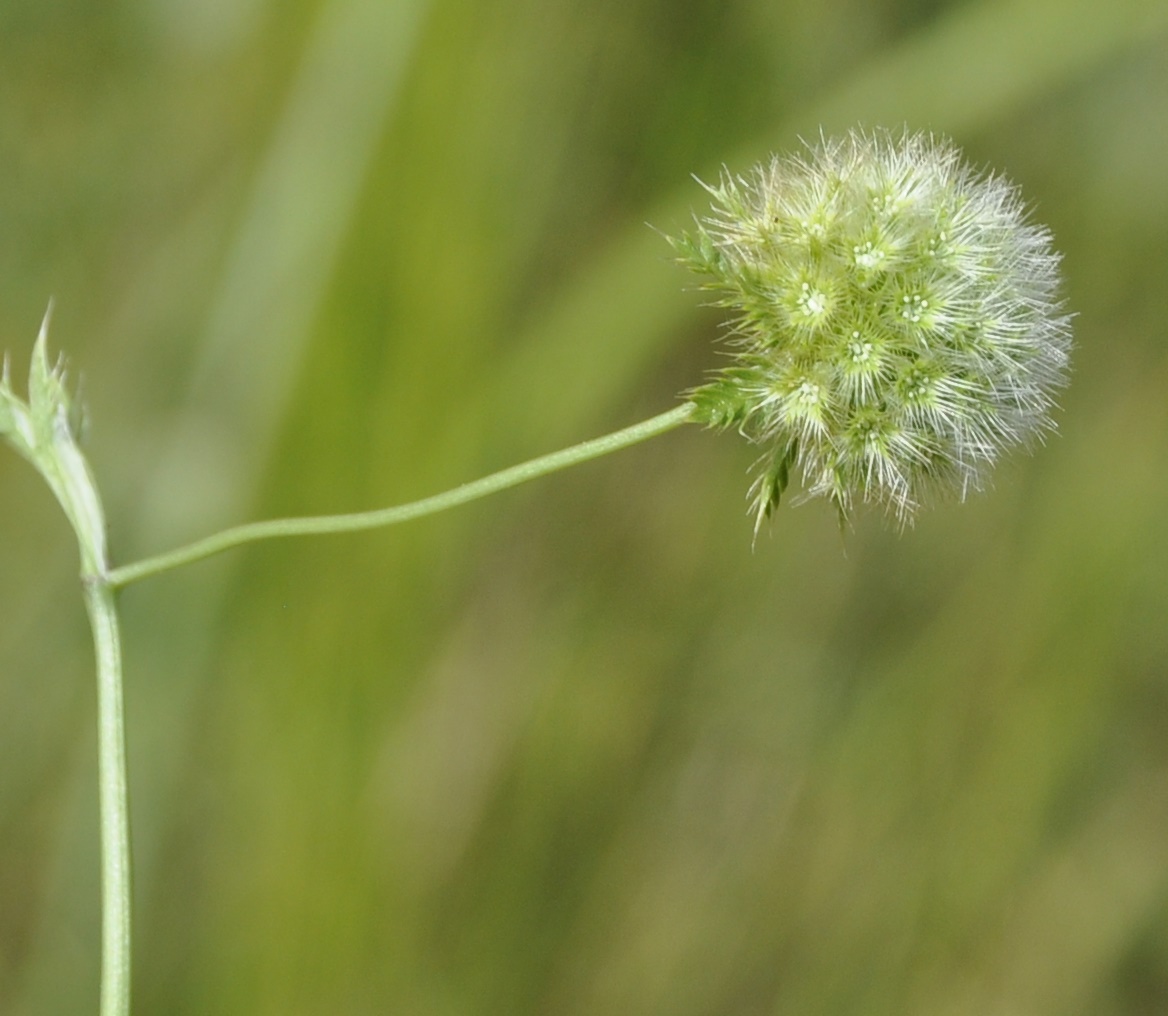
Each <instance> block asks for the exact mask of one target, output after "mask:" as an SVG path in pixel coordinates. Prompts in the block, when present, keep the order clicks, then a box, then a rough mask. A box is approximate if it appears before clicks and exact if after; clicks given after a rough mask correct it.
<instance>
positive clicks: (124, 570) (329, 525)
mask: <svg viewBox="0 0 1168 1016" xmlns="http://www.w3.org/2000/svg"><path fill="white" fill-rule="evenodd" d="M692 414H693V405H692V403H689V402H687V403H684V404H683V405H680V406H677V407H676V408H675V409H671V410H669V412H667V413H661V414H660V415H659V416H654V417H652V418H651V419H648V420H643V421H642V422H641V423H636V424H633V425H632V426H631V427H626V428H624V429H623V430H618V431H616V432H615V433H612V434H606V435H604V436H603V437H598V438H593V439H592V440H591V441H584V442H583V443H581V444H578V445H573V446H572V447H571V448H565V449H562V450H561V451H558V452H552V453H551V454H549V455H543V456H540V457H539V458H536V459H531V460H530V461H528V462H524V463H521V464H520V465H517V466H511V467H510V468H509V469H504V470H501V471H500V472H498V473H492V474H491V475H490V476H485V477H483V478H482V479H480V480H474V481H472V482H471V483H464V484H463V485H462V486H460V487H454V488H453V489H452V490H448V491H446V492H445V493H442V494H435V495H434V496H432V497H427V498H423V499H422V500H420V501H411V502H409V503H408V504H403V505H396V506H394V507H392V508H379V509H375V510H374V511H367V512H353V513H351V514H346V515H316V516H309V517H306V518H294V519H270V520H268V521H266V522H252V523H248V524H246V525H242V526H235V527H233V528H231V529H225V530H223V532H221V533H216V534H215V535H214V536H208V537H206V538H205V539H202V540H197V541H195V542H194V543H190V544H188V545H187V546H185V547H180V548H178V549H177V550H172V551H169V552H167V553H165V554H159V555H157V556H156V557H149V558H146V559H144V560H142V561H138V562H137V563H135V564H129V565H123V566H122V567H121V568H115V569H113V570H112V571H110V572H108V573H107V575H106V582H107V583H108V585H109V587H110V588H111V589H120V588H121V587H122V586H128V585H129V584H130V583H131V582H138V581H139V580H141V579H145V578H149V577H150V576H152V575H158V574H160V573H161V572H165V571H169V570H170V569H172V568H178V567H181V566H182V565H185V564H191V563H193V562H195V561H200V560H202V559H203V558H205V557H211V556H212V555H213V554H219V553H222V552H223V551H225V550H230V549H231V548H232V547H238V546H240V545H241V544H244V543H252V542H254V541H256V540H270V539H273V538H275V537H280V536H307V535H310V534H313V533H348V532H353V531H355V530H359V529H376V528H378V527H380V526H392V525H394V524H396V523H398V522H406V521H408V520H410V519H417V518H421V517H422V516H424V515H433V514H435V513H436V512H440V511H445V510H446V509H447V508H453V507H455V506H456V505H460V504H466V502H468V501H474V500H476V499H478V498H480V497H485V496H486V495H488V494H494V493H496V492H497V491H500V490H506V489H507V488H508V487H514V486H517V485H518V484H520V483H525V482H526V481H527V480H533V479H535V478H536V477H539V476H546V475H547V474H548V473H554V472H556V471H558V470H560V469H565V468H567V467H568V466H572V465H575V464H576V463H579V462H586V461H587V460H589V459H594V458H598V457H599V456H601V455H607V454H608V453H609V452H614V451H617V450H618V449H621V448H627V447H628V446H629V445H633V444H636V443H637V442H639V441H644V440H646V439H648V438H651V437H654V436H656V435H658V434H663V433H665V432H666V431H667V430H672V429H673V428H674V427H677V426H679V425H680V424H683V423H685V422H686V421H687V420H689V419H690V417H691V416H692Z"/></svg>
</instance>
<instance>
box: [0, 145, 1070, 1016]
mask: <svg viewBox="0 0 1168 1016" xmlns="http://www.w3.org/2000/svg"><path fill="white" fill-rule="evenodd" d="M703 186H705V188H706V190H707V191H708V192H709V194H710V195H711V197H712V198H713V210H712V212H711V213H710V214H708V215H706V216H703V217H700V218H698V219H696V220H695V223H694V225H693V227H692V228H691V229H690V231H688V232H686V233H683V234H682V235H681V236H679V237H676V238H673V239H671V240H670V242H671V243H672V245H673V247H674V250H675V252H676V254H677V257H678V260H679V261H681V262H682V263H683V264H685V265H686V266H688V267H689V268H691V269H693V270H695V271H696V272H697V273H698V274H699V275H701V276H702V278H703V280H704V282H703V284H704V287H705V288H708V289H710V290H712V291H714V292H715V293H717V297H716V301H717V303H718V305H719V306H722V307H725V308H726V309H727V310H728V311H729V312H730V320H729V323H728V327H729V339H728V344H729V350H730V355H729V357H728V361H727V363H726V365H725V366H724V367H723V368H722V369H721V370H719V371H718V372H717V373H716V374H715V375H714V376H713V377H711V378H710V379H709V380H707V382H706V383H705V384H701V385H699V386H697V387H695V388H693V389H692V390H691V391H689V392H686V393H684V394H683V395H682V398H681V402H680V405H678V406H676V407H674V408H672V409H670V410H668V411H666V412H664V413H662V414H660V415H659V416H655V417H653V418H651V419H649V420H646V421H643V422H642V423H638V424H634V425H633V426H631V427H627V428H625V429H623V430H620V431H617V432H616V433H613V434H609V435H606V436H604V437H600V438H596V439H594V440H591V441H586V442H584V443H582V444H579V445H575V446H573V447H571V448H567V449H564V450H563V451H559V452H554V453H552V454H550V455H545V456H543V457H541V458H537V459H534V460H531V461H530V462H526V463H523V464H521V465H518V466H514V467H512V468H510V469H505V470H503V471H502V472H499V473H495V474H492V475H491V476H488V477H485V478H483V479H481V480H477V481H474V482H472V483H467V484H464V485H463V486H460V487H456V488H454V489H452V490H449V491H447V492H445V493H443V494H438V495H435V496H433V497H430V498H426V499H424V500H422V501H416V502H412V503H410V504H406V505H400V506H396V507H392V508H385V509H381V510H376V511H370V512H359V513H354V514H347V515H329V516H317V517H310V518H298V519H277V520H272V521H267V522H258V523H251V524H247V525H242V526H238V527H236V528H233V529H228V530H225V531H223V532H220V533H218V534H216V535H213V536H210V537H207V538H206V539H203V540H200V541H197V542H196V543H193V544H191V545H189V546H186V547H182V548H179V549H178V550H174V551H170V552H168V553H164V554H160V555H158V556H156V557H151V558H147V559H145V560H143V561H139V562H137V563H133V564H128V565H123V566H120V567H111V566H110V563H109V561H108V559H107V552H106V541H105V520H104V517H103V513H102V507H101V500H100V498H99V496H98V490H97V486H96V483H95V481H94V477H93V475H92V472H91V470H90V469H89V466H88V464H87V462H86V459H85V457H84V455H83V453H82V452H81V450H80V447H79V444H78V440H77V435H76V432H75V428H74V426H73V421H74V418H75V415H76V414H75V410H74V406H73V402H72V399H71V397H70V395H69V392H68V389H67V386H66V383H65V377H64V372H63V369H62V367H61V366H60V364H59V363H57V364H54V363H53V362H52V361H51V360H50V358H49V354H48V350H47V323H48V319H47V316H46V321H45V324H44V325H42V328H41V332H40V335H39V337H38V339H37V342H36V345H35V347H34V350H33V356H32V366H31V370H30V375H29V384H28V395H27V398H21V397H20V396H19V395H17V394H16V393H15V392H14V391H13V388H12V385H11V382H10V378H9V373H8V369H7V366H5V369H4V372H3V376H2V377H0V435H2V436H3V437H4V438H5V439H6V440H7V441H8V443H9V444H10V445H12V446H13V447H14V448H15V449H16V450H17V451H18V452H19V453H20V454H21V455H22V456H23V457H24V458H26V459H27V460H28V461H29V462H30V463H31V464H32V465H33V466H34V467H35V468H36V469H37V470H38V471H39V472H40V474H41V475H42V476H43V477H44V479H45V481H46V482H47V483H48V485H49V486H50V488H51V489H52V491H53V493H54V495H55V496H56V498H57V500H58V501H59V502H60V504H61V507H62V508H63V509H64V512H65V515H66V516H67V517H68V520H69V522H70V524H71V525H72V527H73V529H74V532H75V534H76V536H77V539H78V543H79V546H80V553H81V582H82V589H83V595H84V598H85V603H86V607H87V610H88V613H89V617H90V620H91V625H92V628H93V635H94V644H95V650H96V662H97V676H98V729H99V784H100V787H99V789H100V810H101V835H102V914H103V923H102V938H103V957H102V990H101V1014H102V1016H127V1014H128V1013H129V1011H130V916H129V915H130V857H129V823H128V808H127V800H126V798H127V794H126V761H125V747H124V732H123V720H122V663H121V649H120V634H119V624H118V614H117V602H116V593H117V590H118V589H120V588H121V587H123V586H126V585H129V584H130V583H132V582H137V581H141V580H143V579H146V578H148V577H150V576H153V575H156V574H159V573H161V572H163V571H167V570H169V569H172V568H176V567H179V566H181V565H184V564H188V563H191V562H193V561H197V560H199V559H201V558H204V557H207V556H209V555H211V554H215V553H218V552H220V551H223V550H226V549H228V548H230V547H233V546H238V545H240V544H243V543H248V542H252V541H255V540H260V539H266V538H270V537H275V536H295V535H307V534H311V533H336V532H345V531H352V530H356V529H369V528H374V527H378V526H385V525H392V524H394V523H397V522H404V521H406V520H408V519H411V518H417V517H420V516H422V515H428V514H433V513H435V512H438V511H442V510H444V509H446V508H450V507H453V506H454V505H457V504H461V503H464V502H466V501H470V500H473V499H475V498H478V497H482V496H484V495H486V494H490V493H494V492H496V491H500V490H503V489H506V488H507V487H511V486H514V485H516V484H518V483H522V482H524V481H526V480H529V479H532V478H534V477H536V476H542V475H545V474H547V473H550V472H554V471H556V470H559V469H563V468H565V467H567V466H569V465H573V464H575V463H578V462H583V461H585V460H587V459H591V458H596V457H598V456H600V455H605V454H607V453H609V452H611V451H616V450H617V449H619V448H624V447H627V446H629V445H631V444H634V443H636V442H638V441H642V440H645V439H646V438H649V437H652V436H654V435H657V434H661V433H664V432H665V431H667V430H670V429H672V428H674V427H676V426H678V425H680V424H682V423H686V422H694V423H700V424H704V425H707V426H709V427H713V428H733V429H736V430H738V431H739V432H740V433H741V434H742V435H743V436H745V437H746V438H747V439H748V440H750V441H751V442H752V443H754V444H755V445H757V446H758V448H759V451H760V457H759V464H758V469H757V475H756V477H755V480H754V483H753V486H752V487H751V489H750V499H751V510H752V514H753V517H754V521H755V529H756V531H757V529H758V526H759V525H760V524H761V523H762V521H763V520H764V519H766V518H767V517H768V516H770V515H771V514H772V513H773V511H774V509H775V507H776V506H777V504H778V503H779V500H780V498H781V497H782V496H783V494H784V493H785V491H786V490H787V488H788V486H789V485H790V483H791V482H792V480H793V478H796V477H797V478H798V480H799V482H800V485H801V487H802V490H803V496H804V497H814V496H823V497H825V498H827V499H828V500H829V501H831V502H832V504H834V506H835V508H836V510H837V512H838V513H839V516H840V518H841V520H846V519H848V518H850V516H851V515H852V513H853V511H854V509H855V508H856V506H857V505H858V504H860V503H864V502H869V503H872V504H875V505H878V506H880V507H882V508H884V509H885V510H886V511H887V512H888V513H889V514H890V515H891V517H892V518H893V519H894V520H895V521H896V523H897V524H901V525H903V524H905V523H907V522H909V521H911V519H912V518H913V516H914V514H915V513H916V512H917V511H918V509H920V508H921V507H922V506H923V505H924V504H926V503H928V502H929V501H930V500H931V499H933V498H935V497H938V496H957V497H964V496H965V495H966V494H967V493H968V492H969V491H970V490H973V489H977V488H979V487H980V486H981V485H982V484H983V483H984V481H985V478H986V475H987V473H988V470H989V468H990V466H992V465H993V463H994V461H995V460H996V459H997V457H998V456H999V454H1000V453H1002V452H1003V451H1005V450H1006V449H1009V448H1011V447H1013V446H1018V445H1020V446H1027V445H1030V444H1032V443H1034V442H1035V441H1036V440H1039V439H1041V437H1042V436H1043V435H1044V434H1045V433H1046V432H1048V431H1049V430H1051V429H1052V427H1053V422H1052V420H1051V416H1050V413H1051V409H1052V408H1053V404H1054V397H1055V395H1056V393H1057V390H1058V389H1059V388H1060V387H1061V386H1062V385H1063V384H1064V383H1065V380H1066V376H1067V366H1068V354H1069V349H1070V319H1069V317H1068V315H1067V314H1066V313H1065V312H1064V310H1063V307H1062V304H1061V302H1060V299H1059V296H1058V292H1057V290H1058V265H1059V258H1058V255H1057V254H1055V253H1054V252H1053V250H1052V248H1051V243H1050V235H1049V233H1048V232H1047V231H1046V230H1045V229H1043V228H1042V227H1040V226H1037V225H1034V224H1032V223H1031V222H1030V221H1029V219H1028V215H1027V213H1026V210H1025V207H1024V205H1023V203H1022V200H1021V198H1020V197H1019V194H1018V192H1017V190H1016V189H1015V188H1014V187H1013V186H1012V185H1011V184H1010V183H1008V182H1007V181H1006V180H1004V179H1003V178H1001V177H999V176H994V175H987V174H981V173H978V172H975V171H974V170H972V169H971V168H969V167H968V166H967V165H966V164H964V163H963V162H962V160H961V157H960V154H959V153H958V151H957V149H956V148H954V147H953V146H952V145H951V144H950V143H948V142H947V141H944V140H940V139H937V138H934V137H932V136H929V135H924V134H908V133H902V134H898V133H892V132H887V131H861V130H854V131H851V132H850V133H848V134H847V135H845V136H844V137H841V138H838V139H827V138H821V139H820V140H819V141H818V142H816V143H814V144H811V145H808V146H806V147H805V149H804V150H803V151H802V152H800V153H799V154H797V155H789V156H781V157H775V158H773V159H772V160H771V161H769V162H767V163H766V164H764V165H761V166H758V167H757V168H755V169H754V170H753V171H751V172H750V173H748V174H746V175H745V176H734V175H731V174H730V173H728V172H726V173H724V174H723V175H722V177H721V178H720V179H719V180H718V182H717V183H712V184H704V185H703Z"/></svg>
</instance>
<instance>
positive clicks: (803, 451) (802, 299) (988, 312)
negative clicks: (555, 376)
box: [671, 130, 1070, 524]
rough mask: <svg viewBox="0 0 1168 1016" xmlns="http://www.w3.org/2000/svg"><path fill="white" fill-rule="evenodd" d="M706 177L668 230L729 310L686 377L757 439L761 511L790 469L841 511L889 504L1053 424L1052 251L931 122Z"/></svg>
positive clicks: (706, 401)
mask: <svg viewBox="0 0 1168 1016" xmlns="http://www.w3.org/2000/svg"><path fill="white" fill-rule="evenodd" d="M703 186H705V187H706V189H707V190H708V191H709V193H710V194H711V195H712V197H713V199H714V211H713V214H712V215H710V216H709V217H707V218H704V219H701V220H699V221H698V222H697V224H696V227H695V229H694V231H693V232H692V233H689V234H686V235H683V236H682V237H681V238H679V239H675V240H672V241H671V242H672V243H673V245H674V247H675V249H676V250H677V251H678V253H679V255H680V259H681V261H682V262H683V263H685V264H687V265H689V266H690V267H691V268H693V269H695V270H696V271H698V272H700V273H701V274H703V275H705V276H707V277H708V279H709V280H710V281H709V282H708V284H707V287H706V288H709V289H713V290H716V291H718V292H719V293H720V294H721V296H720V298H719V300H718V301H717V302H718V304H719V305H720V306H725V307H728V308H731V309H732V310H733V311H734V313H735V317H734V319H733V322H732V328H733V331H732V343H733V346H734V356H733V358H732V362H731V363H730V364H729V365H728V366H727V367H725V368H724V369H723V370H721V371H720V372H719V373H718V374H717V375H716V376H715V377H714V378H713V379H712V380H711V381H710V382H709V383H708V384H706V385H703V386H702V387H700V388H698V389H696V390H694V391H692V392H690V393H689V397H690V399H691V401H692V403H693V405H694V407H695V409H694V413H695V418H696V419H698V420H701V421H704V422H706V423H707V424H710V425H713V426H721V427H726V426H734V427H737V428H738V429H739V430H740V431H741V432H742V433H743V434H744V435H746V436H747V437H748V438H750V439H751V440H752V441H754V442H756V443H758V444H760V445H762V446H764V447H765V448H766V449H767V451H766V453H765V455H764V456H763V459H762V461H761V468H760V472H759V475H758V478H757V479H756V481H755V484H754V486H753V487H752V498H753V504H754V510H755V514H756V519H757V521H758V522H761V520H762V519H763V518H765V517H766V516H768V515H769V514H770V513H771V511H772V510H773V509H774V507H775V506H776V505H777V504H778V501H779V498H780V496H781V495H782V493H783V491H784V489H785V488H786V486H787V483H788V479H789V476H790V474H791V473H792V472H797V473H798V474H800V476H801V479H802V484H803V487H804V489H805V491H806V495H807V496H816V495H822V496H825V497H827V498H829V499H830V500H831V501H832V502H833V503H834V504H835V505H836V506H837V508H838V509H839V512H840V514H841V517H843V518H847V517H848V515H849V514H850V512H851V511H852V509H853V507H854V505H855V504H856V503H857V502H873V503H876V504H879V505H881V506H883V507H885V508H886V509H888V510H889V511H890V512H891V514H892V515H893V516H894V517H895V519H896V520H897V521H898V522H899V523H902V524H903V523H905V522H908V521H911V519H912V518H913V516H914V514H915V513H916V511H917V509H918V508H919V507H920V506H921V505H922V504H923V503H926V502H927V501H928V500H929V499H930V497H931V496H933V495H937V494H946V493H953V494H956V495H958V496H961V497H963V496H964V495H965V494H966V493H967V492H968V491H969V490H971V489H975V488H978V487H980V486H981V485H982V483H983V481H984V477H985V475H986V472H987V471H988V469H989V467H990V466H991V465H992V464H993V462H994V461H995V459H996V458H997V457H998V455H999V454H1000V452H1001V451H1002V450H1003V449H1006V448H1009V447H1011V446H1014V445H1026V444H1028V443H1031V442H1032V441H1033V440H1035V439H1036V438H1039V437H1041V435H1042V434H1043V433H1044V432H1045V431H1047V430H1049V429H1051V428H1053V426H1054V425H1053V422H1052V421H1051V418H1050V411H1051V409H1052V407H1053V396H1054V393H1055V392H1056V391H1057V389H1058V388H1060V387H1061V386H1062V385H1063V384H1064V383H1065V379H1066V373H1067V364H1068V353H1069V349H1070V327H1069V321H1070V319H1069V317H1068V316H1067V315H1066V314H1064V313H1063V310H1062V305H1061V303H1060V300H1059V298H1058V293H1057V290H1058V265H1059V257H1058V255H1057V254H1055V253H1054V252H1053V251H1052V249H1051V246H1050V234H1049V233H1048V232H1047V231H1046V230H1045V229H1044V228H1042V227H1040V226H1036V225H1033V224H1031V223H1029V222H1028V220H1027V214H1026V210H1025V208H1024V206H1023V204H1022V201H1021V199H1020V197H1019V194H1018V192H1017V190H1016V188H1015V187H1013V186H1012V185H1011V184H1010V183H1008V182H1007V181H1006V180H1004V179H1002V178H1001V177H999V176H993V175H985V174H980V173H977V172H975V171H974V170H972V169H971V168H969V167H968V166H967V165H965V164H964V163H963V162H962V160H961V157H960V153H959V152H958V151H957V149H956V148H955V147H953V145H951V144H950V143H949V142H947V141H944V140H940V139H937V138H934V137H931V136H928V135H922V134H904V135H898V134H893V133H890V132H887V131H876V132H865V131H861V130H853V131H851V132H850V133H849V134H847V135H846V136H845V137H842V138H839V139H835V140H828V139H821V140H820V141H819V142H818V143H817V144H813V145H809V146H807V148H806V151H805V152H803V153H802V154H800V155H795V156H788V157H775V158H773V159H772V160H771V161H770V162H769V163H768V164H766V165H763V166H760V167H758V168H756V169H755V170H754V171H753V173H752V174H750V175H749V176H747V177H745V178H741V177H732V176H730V175H728V174H726V175H724V176H723V177H722V179H721V180H720V181H719V182H718V183H717V184H714V185H703Z"/></svg>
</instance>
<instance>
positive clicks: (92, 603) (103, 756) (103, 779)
mask: <svg viewBox="0 0 1168 1016" xmlns="http://www.w3.org/2000/svg"><path fill="white" fill-rule="evenodd" d="M82 587H83V591H84V596H85V609H86V611H87V612H88V613H89V622H90V625H91V627H92V628H93V647H94V651H95V654H96V657H97V732H98V789H99V802H100V811H101V895H102V907H101V911H102V932H101V941H102V955H101V1016H129V1012H130V808H129V793H128V789H127V786H126V736H125V720H124V709H123V706H122V648H121V638H120V635H119V632H118V615H117V607H116V605H115V603H114V590H113V587H112V586H110V584H109V583H108V582H107V581H105V580H104V579H103V578H101V577H99V576H94V575H86V576H84V577H83V578H82Z"/></svg>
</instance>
